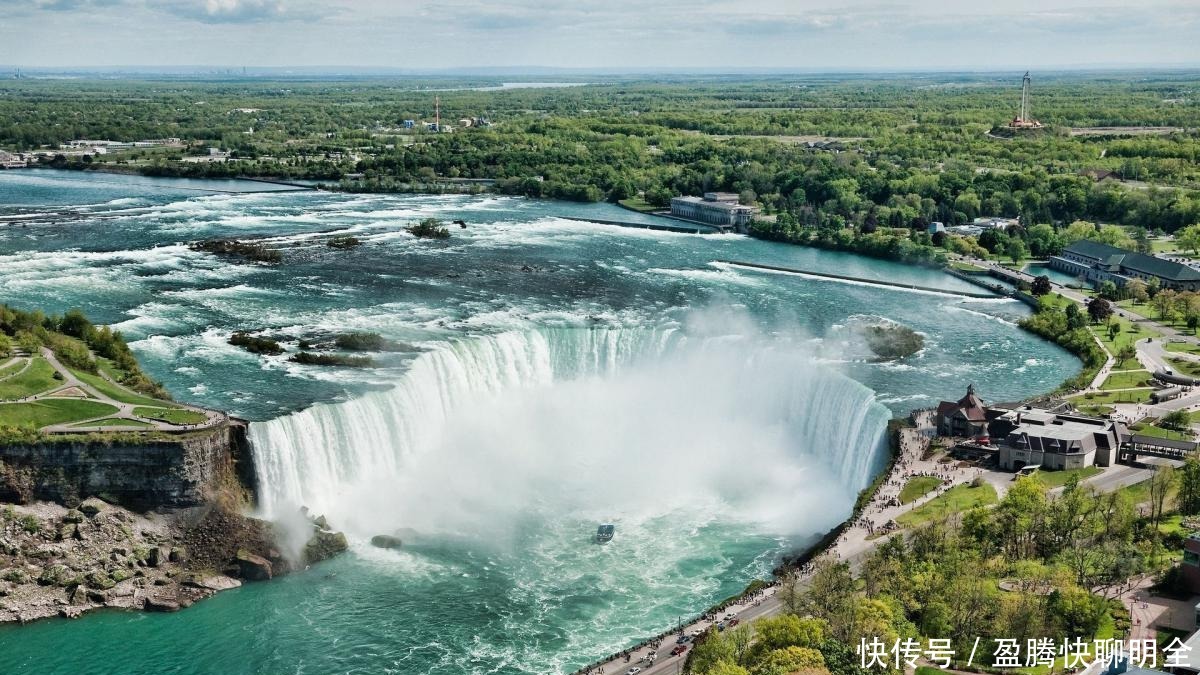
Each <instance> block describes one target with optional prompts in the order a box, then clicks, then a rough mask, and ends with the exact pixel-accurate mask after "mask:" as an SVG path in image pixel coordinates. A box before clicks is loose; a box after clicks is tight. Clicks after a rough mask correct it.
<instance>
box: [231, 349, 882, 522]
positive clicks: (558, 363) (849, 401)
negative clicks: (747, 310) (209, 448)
mask: <svg viewBox="0 0 1200 675" xmlns="http://www.w3.org/2000/svg"><path fill="white" fill-rule="evenodd" d="M873 397H874V394H873V392H872V391H871V390H870V389H868V388H867V387H865V386H863V385H862V384H860V383H858V382H856V381H854V380H852V379H850V378H848V377H846V376H844V375H841V374H840V373H837V372H834V371H831V370H828V369H827V368H825V367H822V366H819V365H817V364H815V363H813V362H812V361H811V360H810V359H809V358H808V357H807V356H804V355H802V354H799V353H797V350H796V349H795V348H794V346H790V345H775V344H772V343H771V342H770V341H765V340H758V339H748V338H730V337H716V338H714V337H688V336H686V335H684V334H683V331H681V330H675V329H662V330H650V329H600V328H597V329H567V328H562V329H542V330H530V331H523V332H509V333H503V334H498V335H493V336H488V337H478V338H465V339H461V340H455V341H451V342H447V343H441V344H439V345H437V346H436V347H434V348H432V349H431V351H429V352H427V353H425V354H422V355H421V356H419V357H418V358H417V359H415V360H414V361H413V363H412V364H411V367H410V369H409V370H408V371H407V372H405V373H404V374H403V375H402V376H401V377H400V379H399V381H397V382H396V383H395V386H394V387H393V388H391V389H390V390H387V391H376V392H371V393H368V394H365V395H363V396H360V397H358V398H355V399H353V400H350V401H346V402H341V403H330V404H318V405H314V406H312V407H311V408H308V409H306V410H303V411H300V412H296V413H294V414H291V415H287V416H284V417H280V418H277V419H274V420H271V421H268V422H265V423H256V424H253V425H252V426H251V439H252V442H253V446H254V454H255V462H256V466H257V468H258V472H259V485H260V497H261V506H262V508H263V510H264V511H265V512H266V513H267V514H268V515H272V514H279V513H285V512H287V511H289V510H292V509H295V508H296V507H297V506H298V505H301V504H302V505H306V506H308V507H309V508H311V509H313V510H314V511H315V512H318V513H325V514H328V515H329V516H330V517H331V519H333V520H334V521H335V522H337V523H338V524H339V526H342V527H347V528H348V529H350V530H351V531H354V530H355V527H356V526H357V527H358V528H359V529H361V530H362V532H361V533H369V532H371V531H383V530H384V529H387V528H393V529H394V528H395V527H399V526H402V525H403V526H409V527H416V526H418V525H422V526H426V527H451V528H459V527H462V526H463V523H464V522H466V521H468V520H470V519H472V518H481V517H484V515H483V514H486V515H487V517H488V518H489V519H490V520H488V523H489V524H488V525H487V527H492V526H494V525H495V519H500V518H503V517H505V515H506V514H508V515H512V514H514V513H518V512H523V510H527V509H529V508H541V509H544V510H546V511H547V512H554V513H559V514H561V513H564V512H571V513H581V512H590V511H595V513H596V514H597V517H604V514H610V513H626V512H629V511H637V510H638V509H642V510H645V511H647V512H649V511H654V510H655V509H667V508H669V507H679V508H685V507H686V508H707V506H703V507H700V506H697V505H700V504H704V505H707V504H712V503H717V502H720V503H722V504H725V505H727V506H728V505H732V506H731V508H734V509H735V510H737V509H741V510H744V511H746V512H747V513H754V514H759V515H762V514H766V515H763V518H765V519H768V520H773V519H779V520H783V521H785V523H790V522H791V521H794V520H797V519H800V520H806V521H807V520H820V521H822V526H824V525H829V524H832V522H836V521H837V520H839V519H840V517H844V516H845V512H844V510H845V509H848V505H849V504H852V503H853V501H854V498H855V496H856V493H857V492H858V491H859V490H861V489H862V488H863V487H865V486H866V485H867V484H868V483H869V482H870V481H871V479H872V477H873V475H874V473H875V472H876V471H877V470H878V469H879V468H880V465H881V461H882V459H883V454H884V453H883V452H882V451H881V448H882V441H883V436H884V430H885V428H886V422H887V419H888V418H889V416H890V414H889V412H888V411H887V409H886V408H884V407H883V406H882V405H879V404H878V403H876V402H875V401H874V399H873ZM797 495H807V497H805V498H803V499H800V501H799V502H797V501H796V500H797V499H798V497H797ZM829 499H833V500H835V501H834V502H832V503H830V502H828V501H826V500H829ZM664 502H665V503H666V504H665V505H663V503H664ZM781 504H783V505H781ZM834 505H837V506H839V507H844V508H843V512H842V513H840V514H838V513H837V511H838V509H837V508H832V506H834ZM781 509H782V510H781ZM814 510H815V512H818V513H819V514H820V516H821V517H820V518H815V517H810V516H809V515H805V514H806V513H807V512H810V511H814ZM430 511H434V512H437V514H438V517H432V516H430V515H429V513H428V512H430ZM831 515H832V516H840V517H839V518H835V519H834V520H833V521H832V522H829V523H826V522H824V521H825V519H826V517H828V516H831Z"/></svg>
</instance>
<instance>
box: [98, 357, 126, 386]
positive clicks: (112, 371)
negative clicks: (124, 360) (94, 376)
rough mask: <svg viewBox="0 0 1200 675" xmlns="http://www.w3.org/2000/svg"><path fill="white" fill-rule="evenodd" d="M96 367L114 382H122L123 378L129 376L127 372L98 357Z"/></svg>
mask: <svg viewBox="0 0 1200 675" xmlns="http://www.w3.org/2000/svg"><path fill="white" fill-rule="evenodd" d="M96 365H97V366H98V367H99V368H100V372H102V373H104V374H105V375H108V376H109V377H110V378H112V379H113V380H115V381H117V382H120V381H121V378H123V377H125V375H126V374H127V373H126V372H125V371H123V370H121V369H120V368H118V367H117V366H116V365H115V364H113V362H112V361H110V360H108V359H106V358H104V357H102V356H97V357H96Z"/></svg>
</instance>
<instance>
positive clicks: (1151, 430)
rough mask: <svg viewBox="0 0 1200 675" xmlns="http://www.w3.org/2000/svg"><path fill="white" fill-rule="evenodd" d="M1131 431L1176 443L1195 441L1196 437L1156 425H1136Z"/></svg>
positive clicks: (1130, 428)
mask: <svg viewBox="0 0 1200 675" xmlns="http://www.w3.org/2000/svg"><path fill="white" fill-rule="evenodd" d="M1129 430H1130V431H1132V432H1133V433H1135V434H1141V435H1143V436H1154V437H1155V438H1169V439H1171V440H1175V441H1191V440H1195V437H1194V436H1193V435H1192V434H1190V433H1184V432H1181V431H1175V430H1174V429H1164V428H1163V427H1160V426H1158V425H1155V424H1135V425H1133V426H1131V427H1129Z"/></svg>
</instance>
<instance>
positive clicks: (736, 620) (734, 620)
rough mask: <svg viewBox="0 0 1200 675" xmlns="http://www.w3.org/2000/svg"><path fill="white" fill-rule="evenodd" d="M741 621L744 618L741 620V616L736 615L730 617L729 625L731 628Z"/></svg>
mask: <svg viewBox="0 0 1200 675" xmlns="http://www.w3.org/2000/svg"><path fill="white" fill-rule="evenodd" d="M741 622H742V620H741V619H739V618H737V617H736V616H735V617H733V618H732V619H730V620H729V627H730V628H733V627H734V626H736V625H738V624H739V623H741Z"/></svg>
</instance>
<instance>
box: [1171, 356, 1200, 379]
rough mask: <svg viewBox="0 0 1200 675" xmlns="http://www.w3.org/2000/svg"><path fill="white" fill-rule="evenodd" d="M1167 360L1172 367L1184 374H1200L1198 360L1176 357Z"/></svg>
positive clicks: (1199, 362)
mask: <svg viewBox="0 0 1200 675" xmlns="http://www.w3.org/2000/svg"><path fill="white" fill-rule="evenodd" d="M1167 361H1168V362H1170V364H1171V367H1172V368H1174V369H1175V370H1178V371H1179V372H1181V373H1183V374H1185V375H1191V376H1193V377H1195V376H1200V361H1189V360H1188V359H1178V358H1168V359H1167Z"/></svg>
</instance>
